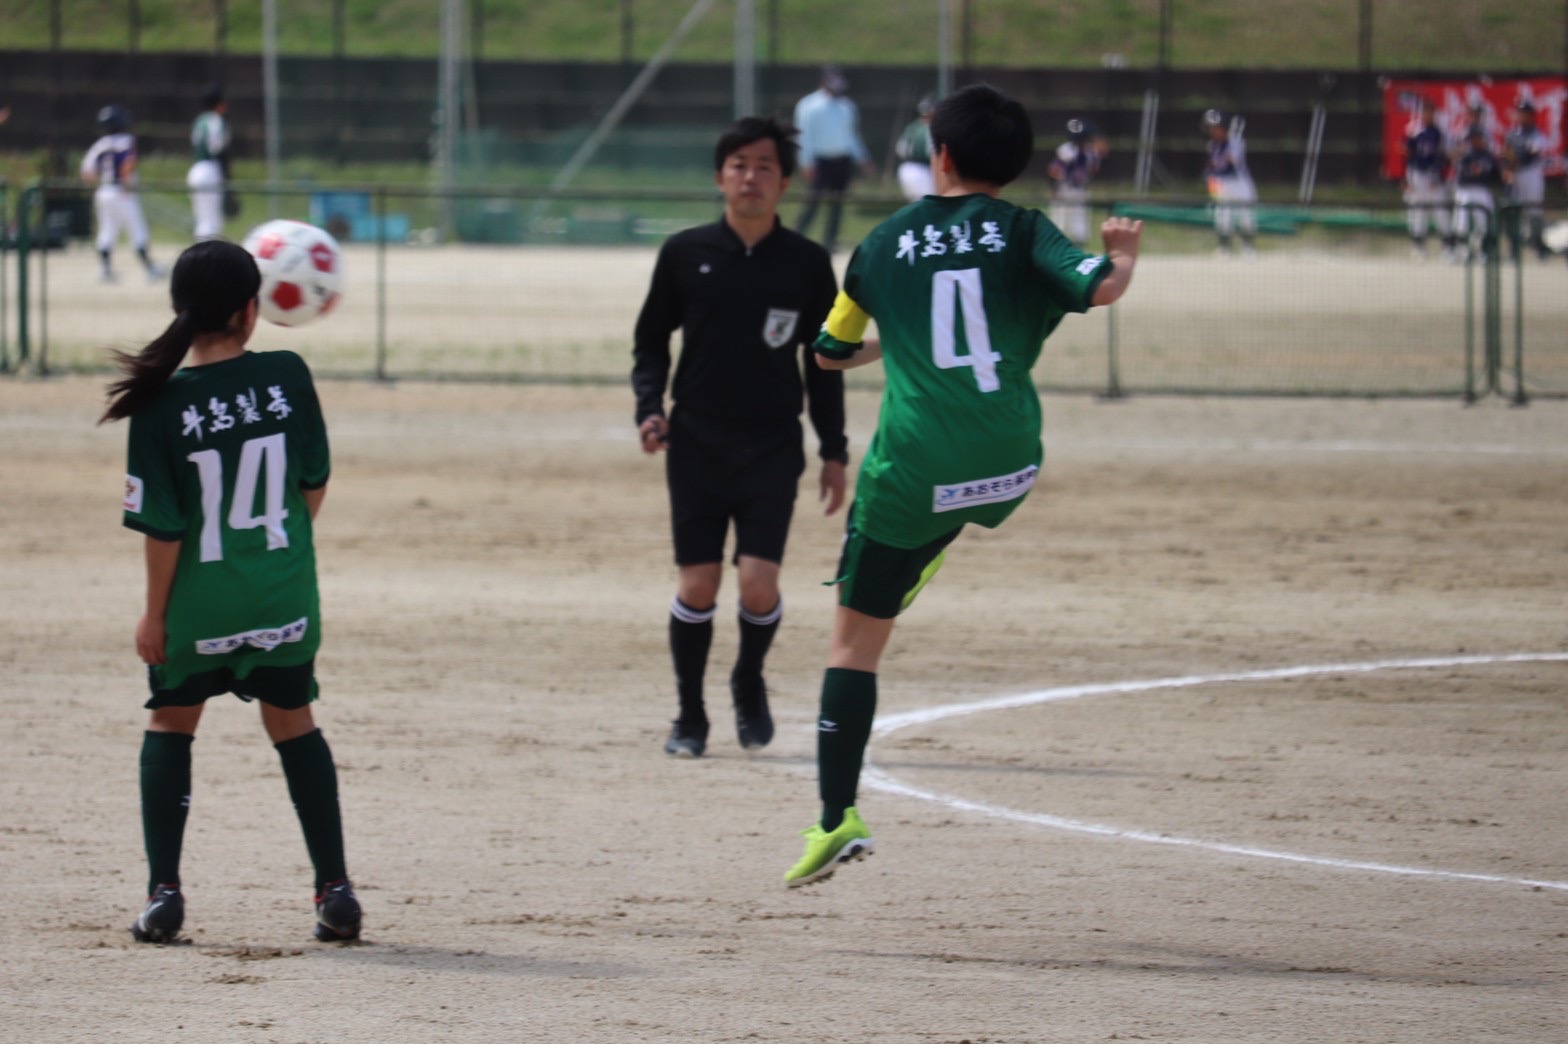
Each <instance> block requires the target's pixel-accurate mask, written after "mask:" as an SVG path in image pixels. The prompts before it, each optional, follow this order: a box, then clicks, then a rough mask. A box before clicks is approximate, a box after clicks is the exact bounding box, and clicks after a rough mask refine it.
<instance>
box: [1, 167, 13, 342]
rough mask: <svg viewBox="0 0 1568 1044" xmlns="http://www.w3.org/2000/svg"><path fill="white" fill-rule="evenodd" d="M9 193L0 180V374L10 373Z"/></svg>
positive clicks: (4, 183) (3, 182)
mask: <svg viewBox="0 0 1568 1044" xmlns="http://www.w3.org/2000/svg"><path fill="white" fill-rule="evenodd" d="M10 201H11V200H10V193H9V190H8V188H7V186H6V182H5V180H4V179H3V178H0V373H9V372H10V371H11V293H10V291H11V287H10V278H9V277H8V276H7V275H6V270H7V269H9V268H10V267H11V223H10V222H9V221H8V220H7V219H6V209H7V208H6V205H7V204H8V203H10Z"/></svg>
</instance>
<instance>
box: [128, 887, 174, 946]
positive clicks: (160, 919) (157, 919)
mask: <svg viewBox="0 0 1568 1044" xmlns="http://www.w3.org/2000/svg"><path fill="white" fill-rule="evenodd" d="M184 924H185V896H183V895H181V894H180V886H179V885H173V884H161V885H159V886H158V887H157V888H154V889H153V891H152V895H150V896H148V897H147V905H146V907H145V908H143V910H142V912H141V916H139V917H137V918H136V920H135V922H133V923H132V924H131V938H133V939H135V940H136V941H137V942H144V943H171V942H173V941H174V940H175V939H176V938H177V937H178V936H179V934H180V928H181V926H182V925H184Z"/></svg>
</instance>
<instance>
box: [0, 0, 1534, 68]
mask: <svg viewBox="0 0 1568 1044" xmlns="http://www.w3.org/2000/svg"><path fill="white" fill-rule="evenodd" d="M58 3H59V7H60V12H61V24H62V34H61V36H62V39H61V43H62V45H63V46H64V47H66V48H80V49H89V50H110V51H116V50H125V49H128V48H129V47H131V46H132V36H133V29H132V27H131V25H130V21H129V17H130V16H129V12H130V10H131V9H132V7H135V8H137V9H139V11H140V24H139V28H138V29H137V30H136V31H135V46H136V47H137V48H139V49H140V50H143V51H195V52H200V51H210V50H212V49H213V47H214V43H215V40H216V38H217V23H216V21H215V15H214V11H215V8H216V7H217V5H215V4H214V3H213V2H212V0H139V2H138V3H137V4H135V5H131V4H127V3H125V2H124V0H58ZM1172 4H1173V10H1174V21H1173V28H1172V33H1171V56H1170V57H1171V64H1172V65H1173V66H1175V67H1177V68H1225V67H1231V68H1331V69H1345V68H1353V67H1355V65H1356V63H1357V60H1358V53H1359V51H1358V41H1359V38H1360V23H1359V12H1360V10H1361V4H1360V3H1359V2H1357V0H1296V2H1293V3H1291V4H1288V5H1285V4H1276V3H1258V2H1256V0H1172ZM50 6H51V3H50V0H0V24H3V25H4V26H5V41H4V46H5V47H7V48H16V49H23V50H26V49H41V48H45V47H48V46H49V33H50V29H49V10H50ZM689 6H690V0H552V2H544V3H541V2H538V0H470V3H469V8H470V18H471V24H472V25H474V26H479V27H482V37H481V39H480V42H479V44H478V50H479V52H480V53H481V54H482V55H483V57H485V58H490V59H501V60H541V59H554V60H580V61H616V60H619V59H621V58H622V57H623V56H626V55H625V53H624V52H625V51H626V50H627V49H628V47H629V57H630V58H631V59H632V60H636V61H640V60H645V59H647V58H648V57H649V56H650V55H652V54H653V52H654V51H655V50H657V49H658V47H659V46H660V45H661V44H662V43H663V41H664V40H665V38H666V37H667V36H668V35H669V33H670V31H671V30H672V29H673V28H674V26H675V25H676V23H677V22H678V21H679V20H680V18H681V16H682V15H683V14H684V13H685V12H686V10H687V9H688V8H689ZM756 6H757V20H758V50H759V57H761V58H763V59H774V60H777V61H780V62H804V63H816V62H823V61H837V62H842V63H846V64H851V65H853V64H925V63H930V62H932V61H934V59H935V55H936V42H935V41H936V36H937V25H936V10H937V6H936V4H935V3H934V2H933V0H922V2H906V0H863V2H860V3H844V2H843V0H757V5H756ZM1369 6H1370V9H1371V12H1372V26H1371V28H1372V64H1373V66H1374V67H1375V68H1376V69H1377V70H1378V71H1391V70H1401V69H1404V70H1409V69H1466V70H1486V71H1489V72H1494V73H1496V72H1510V71H1520V70H1531V71H1542V70H1552V69H1560V68H1561V67H1562V65H1563V39H1564V17H1565V15H1564V7H1563V3H1562V0H1373V2H1372V3H1371V4H1370V5H1369ZM223 7H224V9H225V10H226V11H227V32H226V37H225V44H226V46H227V48H228V50H229V51H231V52H233V53H238V54H254V53H257V52H259V51H260V49H261V14H260V11H261V5H260V4H259V3H228V4H225V5H223ZM966 8H967V10H968V11H969V13H970V17H969V18H968V19H967V21H966V20H965V19H964V18H963V17H962V13H963V11H964V10H965V9H966ZM278 10H279V45H280V49H281V50H282V51H283V53H285V54H293V55H326V54H332V53H334V49H335V47H337V46H338V42H337V34H336V32H335V23H336V20H335V19H334V11H335V10H341V15H342V38H341V46H342V49H343V53H345V54H347V55H349V56H351V57H353V56H383V55H410V56H430V55H433V54H435V53H436V52H437V49H438V47H439V41H440V19H439V10H440V5H438V4H436V3H432V2H430V0H278ZM476 10H477V11H478V12H479V13H478V14H477V15H476V14H475V11H476ZM954 10H955V15H956V16H955V19H954V21H955V24H954V26H953V34H954V44H953V46H954V59H955V61H958V62H960V63H961V62H963V61H964V60H965V58H966V57H967V59H968V60H969V61H971V62H972V63H973V64H976V65H993V66H997V65H999V66H1017V67H1031V66H1048V67H1049V66H1056V67H1069V68H1071V67H1079V68H1081V67H1085V66H1098V65H1100V64H1101V62H1102V60H1103V58H1104V56H1106V55H1109V54H1116V55H1120V56H1122V57H1123V58H1124V59H1125V60H1126V62H1127V64H1129V65H1131V66H1133V67H1143V68H1147V67H1151V66H1153V65H1154V64H1155V62H1156V60H1157V55H1158V47H1159V11H1160V0H1061V2H1055V3H1045V2H1042V0H973V2H972V3H971V4H967V5H966V4H961V3H957V4H954ZM628 11H629V12H630V16H631V17H630V26H629V29H630V31H629V33H628V32H627V31H626V30H627V28H628V27H627V25H626V23H625V22H623V15H624V14H625V13H626V12H628ZM733 12H734V4H733V3H719V4H716V5H715V6H714V7H713V9H712V10H711V11H710V12H709V14H708V16H707V18H706V19H704V21H703V22H702V24H700V25H699V26H698V27H697V28H696V30H695V31H694V32H693V33H692V35H691V37H690V38H689V39H688V40H687V42H686V44H685V45H684V46H683V47H682V48H681V50H680V51H679V52H678V54H677V57H678V58H679V59H681V60H685V61H712V62H724V61H728V60H729V59H730V56H731V49H732V46H733V17H734V14H733Z"/></svg>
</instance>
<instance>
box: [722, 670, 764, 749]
mask: <svg viewBox="0 0 1568 1044" xmlns="http://www.w3.org/2000/svg"><path fill="white" fill-rule="evenodd" d="M730 695H731V696H732V697H733V698H734V700H735V736H736V738H737V739H739V740H740V745H741V746H742V747H743V748H745V749H746V750H761V749H762V748H763V747H766V746H767V745H768V744H769V743H772V742H773V715H772V713H771V712H769V710H768V686H767V684H766V683H764V682H763V680H762V676H761V675H760V674H759V675H757V676H756V677H755V678H743V677H741V676H740V675H738V674H731V675H730Z"/></svg>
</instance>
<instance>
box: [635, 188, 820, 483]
mask: <svg viewBox="0 0 1568 1044" xmlns="http://www.w3.org/2000/svg"><path fill="white" fill-rule="evenodd" d="M837 294H838V281H837V280H836V279H835V278H834V276H833V265H832V263H831V261H830V260H829V258H828V252H827V251H826V250H824V249H822V247H820V246H818V245H817V244H816V243H813V242H812V241H811V240H809V239H807V238H806V237H805V236H802V235H800V234H799V233H796V232H792V231H790V230H789V229H787V228H784V227H783V226H782V225H780V224H778V223H777V219H775V223H774V226H773V231H772V232H770V233H769V234H768V235H767V236H766V237H765V238H764V239H763V240H762V241H761V242H759V243H758V244H757V245H756V246H754V247H752V248H751V249H749V250H748V249H746V246H745V244H744V243H742V242H741V241H740V237H739V236H737V235H736V234H735V232H734V231H733V230H732V229H731V228H730V227H729V225H728V224H727V223H726V222H725V221H724V220H723V219H720V220H719V221H717V222H715V223H714V224H711V225H702V226H700V227H698V228H691V229H687V230H686V231H684V232H680V233H677V234H676V235H674V236H671V237H670V238H669V239H668V240H666V241H665V243H664V247H663V248H662V249H661V250H660V251H659V260H658V263H657V264H656V265H655V266H654V269H653V283H652V285H651V286H649V288H648V298H647V300H646V301H644V302H643V306H642V314H641V315H639V316H638V317H637V333H636V345H635V347H633V349H632V357H633V359H634V363H633V366H632V390H633V391H635V392H636V393H637V423H638V424H641V423H642V422H643V421H644V420H646V419H647V418H649V417H651V416H663V415H664V390H665V385H666V384H667V383H668V381H669V373H670V335H671V334H672V333H674V332H675V330H676V329H677V328H679V329H680V330H681V331H682V337H681V342H682V343H681V357H680V362H679V364H678V365H677V366H676V367H675V384H674V388H673V389H672V396H673V398H674V400H675V402H676V404H678V405H679V406H680V408H681V410H682V411H683V412H690V413H696V414H702V415H706V416H712V417H722V418H726V419H730V420H746V421H755V422H757V423H758V424H759V425H763V426H767V425H768V422H770V421H793V420H795V419H796V418H798V417H799V416H800V413H801V409H802V407H803V406H804V405H806V403H807V402H808V401H809V404H810V412H811V425H812V427H813V428H815V429H816V432H817V439H818V441H819V442H820V443H821V454H822V459H824V460H842V459H843V458H844V455H845V451H846V447H847V445H848V442H847V440H846V439H845V437H844V376H843V374H842V373H839V372H837V371H835V370H824V369H822V368H821V367H820V366H817V365H816V364H815V363H814V362H813V361H812V360H811V359H810V358H809V355H810V344H811V342H812V340H813V339H815V338H816V336H817V331H818V330H819V329H821V327H822V324H823V323H824V322H825V321H826V320H827V317H828V312H829V311H830V310H831V309H832V307H833V299H834V297H836V296H837ZM802 372H804V374H805V377H804V380H802V376H801V375H802Z"/></svg>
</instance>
